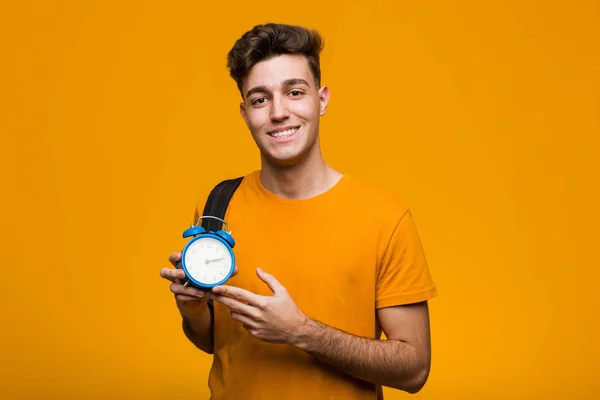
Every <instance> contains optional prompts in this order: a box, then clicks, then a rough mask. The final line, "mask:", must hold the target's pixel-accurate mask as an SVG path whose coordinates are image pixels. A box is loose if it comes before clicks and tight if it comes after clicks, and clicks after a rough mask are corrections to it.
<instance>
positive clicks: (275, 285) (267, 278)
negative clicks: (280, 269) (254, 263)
mask: <svg viewBox="0 0 600 400" xmlns="http://www.w3.org/2000/svg"><path fill="white" fill-rule="evenodd" d="M256 275H258V277H259V278H260V280H261V281H263V282H264V283H266V284H267V286H269V289H271V290H272V291H273V294H278V293H283V292H285V288H284V287H283V285H282V284H281V283H279V281H278V280H277V279H275V277H274V276H273V275H271V274H267V273H266V272H265V271H263V270H262V269H260V268H256Z"/></svg>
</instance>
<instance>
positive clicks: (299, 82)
mask: <svg viewBox="0 0 600 400" xmlns="http://www.w3.org/2000/svg"><path fill="white" fill-rule="evenodd" d="M281 85H282V86H284V87H285V86H294V85H306V86H310V85H309V84H308V82H307V81H306V80H304V79H301V78H292V79H286V80H284V81H282V82H281ZM267 92H268V90H267V88H266V86H262V85H261V86H255V87H253V88H252V89H250V90H248V92H246V98H248V97H250V96H251V95H253V94H254V93H267Z"/></svg>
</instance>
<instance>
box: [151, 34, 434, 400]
mask: <svg viewBox="0 0 600 400" xmlns="http://www.w3.org/2000/svg"><path fill="white" fill-rule="evenodd" d="M322 47H323V45H322V40H321V38H320V36H319V34H318V33H317V32H315V31H312V30H308V29H305V28H302V27H298V26H290V25H279V24H267V25H261V26H256V27H254V28H253V29H252V30H251V31H249V32H247V33H245V34H244V35H243V36H242V37H241V38H240V39H239V40H238V41H237V42H236V43H235V45H234V47H233V48H232V49H231V51H230V52H229V55H228V61H229V69H230V74H231V76H232V77H233V79H234V80H235V81H236V82H237V85H238V89H239V90H240V93H241V96H242V99H243V101H242V103H241V105H240V112H241V115H242V118H243V119H244V121H245V122H246V124H247V126H248V129H249V130H250V132H251V134H252V137H253V139H254V141H255V142H256V145H257V146H258V148H259V150H260V155H261V164H262V165H261V169H260V170H259V171H255V172H252V173H249V174H248V175H247V176H245V177H244V180H243V181H242V183H241V185H240V186H239V188H238V189H237V191H236V192H235V194H234V196H233V198H232V200H231V202H230V204H229V207H228V211H227V214H226V218H225V219H226V221H227V222H228V226H229V229H230V230H232V231H233V232H235V237H236V247H235V251H236V258H237V264H238V266H237V267H236V274H235V275H234V276H233V277H232V278H231V279H230V280H229V281H228V282H226V284H225V285H222V286H220V287H216V288H214V289H213V290H212V291H208V292H202V291H199V290H196V289H194V288H192V287H183V286H182V285H181V281H180V279H182V278H184V274H183V271H182V270H181V269H168V268H165V269H163V270H162V271H161V276H162V277H163V278H165V279H168V280H169V281H171V282H172V284H171V286H170V288H171V291H172V292H173V293H174V294H175V298H176V303H177V306H178V308H179V311H180V313H181V315H182V318H183V330H184V332H185V335H186V336H187V338H188V339H189V340H190V341H191V342H192V343H194V344H195V345H196V346H197V347H198V348H199V349H201V350H203V351H205V352H207V353H209V354H214V357H213V364H212V368H211V371H210V378H209V387H210V390H211V394H212V397H211V398H212V399H247V400H249V399H261V400H268V399H287V400H292V399H303V400H304V399H333V398H336V399H357V400H358V399H378V398H382V394H381V393H382V392H381V387H382V386H388V387H392V388H396V389H399V390H403V391H406V392H409V393H416V392H418V391H419V390H420V389H421V388H422V387H423V385H424V384H425V382H426V380H427V378H428V375H429V370H430V358H431V356H430V333H429V314H428V307H427V300H429V299H431V298H432V297H434V296H436V294H437V293H436V288H435V285H434V283H433V281H432V278H431V276H430V273H429V270H428V266H427V263H426V261H425V257H424V254H423V249H422V246H421V243H420V240H419V236H418V234H417V231H416V229H415V225H414V223H413V220H412V217H411V213H410V211H409V210H408V209H407V208H406V207H405V206H404V205H403V204H402V203H401V202H400V201H398V200H397V199H396V198H394V196H392V195H390V194H388V193H385V192H383V191H382V190H379V189H378V188H376V187H373V186H371V185H370V184H368V183H365V182H363V181H361V180H359V179H357V178H354V177H351V176H349V175H347V174H343V173H341V172H338V171H336V170H334V169H333V168H331V167H330V166H329V165H328V164H327V163H326V162H325V161H324V159H323V157H322V154H321V150H320V145H319V120H320V117H321V116H323V115H324V114H325V112H326V110H327V104H328V101H329V90H328V89H327V87H326V86H321V74H320V66H319V54H320V51H321V50H322ZM203 205H204V203H203V202H199V204H198V208H197V210H196V213H197V214H196V216H198V215H201V214H202V210H203ZM180 258H181V253H180V252H177V253H174V254H172V255H171V256H170V258H169V260H170V261H171V263H172V264H173V265H175V264H176V263H177V262H178V261H179V260H180ZM208 299H212V301H213V304H214V323H212V322H211V316H210V311H209V307H208V306H207V300H208ZM382 330H383V332H384V333H385V336H386V337H387V340H380V339H381V332H382Z"/></svg>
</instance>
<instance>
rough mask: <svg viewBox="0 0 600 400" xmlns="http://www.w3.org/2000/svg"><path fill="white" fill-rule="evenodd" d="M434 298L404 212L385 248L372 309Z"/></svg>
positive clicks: (418, 241)
mask: <svg viewBox="0 0 600 400" xmlns="http://www.w3.org/2000/svg"><path fill="white" fill-rule="evenodd" d="M435 296H437V289H436V286H435V284H434V282H433V279H432V276H431V273H430V271H429V266H428V265H427V260H426V258H425V253H424V251H423V246H422V244H421V239H420V237H419V234H418V232H417V229H416V226H415V223H414V220H413V217H412V214H411V212H410V210H407V211H406V212H405V213H404V214H403V215H402V217H401V218H400V221H399V222H398V224H397V225H396V227H395V229H394V231H393V232H392V234H391V237H390V240H389V242H388V244H387V247H386V248H385V251H384V253H383V257H382V258H381V264H380V266H379V271H378V275H377V284H376V299H375V306H376V308H383V307H391V306H397V305H403V304H410V303H416V302H420V301H425V300H429V299H431V298H433V297H435Z"/></svg>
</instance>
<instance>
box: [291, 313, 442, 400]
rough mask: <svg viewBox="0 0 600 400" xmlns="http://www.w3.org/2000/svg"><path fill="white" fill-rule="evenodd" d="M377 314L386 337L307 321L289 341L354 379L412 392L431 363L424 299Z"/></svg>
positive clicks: (418, 388)
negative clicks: (360, 335)
mask: <svg viewBox="0 0 600 400" xmlns="http://www.w3.org/2000/svg"><path fill="white" fill-rule="evenodd" d="M377 317H378V319H379V322H380V324H381V327H382V329H383V332H384V333H385V335H386V337H387V339H388V340H377V339H368V338H363V337H358V336H354V335H352V334H349V333H346V332H342V331H340V330H337V329H334V328H331V327H329V326H326V325H324V324H321V323H320V322H317V321H313V320H310V319H307V320H306V323H305V324H304V325H303V326H302V328H301V329H300V330H299V331H298V336H297V337H296V338H295V340H294V341H293V342H292V344H293V345H295V346H296V347H298V348H300V349H302V350H304V351H306V352H307V353H308V354H310V355H312V356H314V357H316V358H318V359H320V360H322V361H325V362H327V363H329V364H331V365H333V366H335V367H337V368H339V369H340V370H342V371H344V372H346V373H348V374H350V375H353V376H355V377H357V378H359V379H362V380H365V381H368V382H372V383H376V384H380V385H383V386H388V387H392V388H395V389H399V390H403V391H406V392H408V393H417V392H418V391H419V390H421V388H422V387H423V386H424V385H425V382H426V381H427V378H428V377H429V370H430V365H431V345H430V343H431V342H430V331H429V310H428V306H427V302H421V303H416V304H411V305H405V306H396V307H387V308H382V309H379V310H377Z"/></svg>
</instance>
